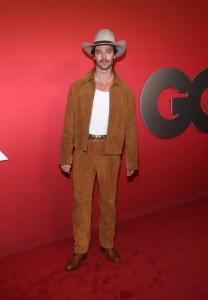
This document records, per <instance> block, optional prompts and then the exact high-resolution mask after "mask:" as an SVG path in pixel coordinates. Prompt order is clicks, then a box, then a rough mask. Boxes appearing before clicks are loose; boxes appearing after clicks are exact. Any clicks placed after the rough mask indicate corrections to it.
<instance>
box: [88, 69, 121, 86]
mask: <svg viewBox="0 0 208 300" xmlns="http://www.w3.org/2000/svg"><path fill="white" fill-rule="evenodd" d="M94 73H95V68H93V69H91V70H90V71H89V72H88V73H87V74H86V75H85V76H83V77H82V83H85V82H87V81H90V80H94ZM113 74H114V80H113V84H116V85H118V86H119V87H121V88H123V87H124V86H125V84H124V82H123V81H122V80H121V78H120V77H119V76H118V74H117V73H116V72H115V71H114V70H113Z"/></svg>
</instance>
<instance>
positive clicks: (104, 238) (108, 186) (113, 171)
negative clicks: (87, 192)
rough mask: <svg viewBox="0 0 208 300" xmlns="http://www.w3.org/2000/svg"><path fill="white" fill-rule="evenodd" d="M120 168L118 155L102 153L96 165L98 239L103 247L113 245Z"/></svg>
mask: <svg viewBox="0 0 208 300" xmlns="http://www.w3.org/2000/svg"><path fill="white" fill-rule="evenodd" d="M119 170H120V155H102V156H101V158H100V162H99V164H98V166H97V178H98V183H99V195H100V199H99V207H100V221H99V239H100V245H101V246H102V247H104V248H107V249H109V248H112V247H113V245H114V236H115V227H116V193H117V183H118V174H119Z"/></svg>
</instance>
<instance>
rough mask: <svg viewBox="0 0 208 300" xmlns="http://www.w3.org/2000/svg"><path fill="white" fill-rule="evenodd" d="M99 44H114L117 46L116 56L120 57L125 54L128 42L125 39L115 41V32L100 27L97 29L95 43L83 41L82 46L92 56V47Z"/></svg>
mask: <svg viewBox="0 0 208 300" xmlns="http://www.w3.org/2000/svg"><path fill="white" fill-rule="evenodd" d="M98 45H112V46H115V47H116V49H117V53H116V57H119V56H121V55H123V54H124V52H125V50H126V42H125V41H119V42H116V41H115V37H114V34H113V32H112V31H111V30H110V29H100V30H98V31H97V33H96V35H95V38H94V42H93V43H87V42H83V43H82V47H83V49H84V51H85V52H86V53H87V54H88V55H90V56H92V53H91V51H92V48H93V47H95V46H98Z"/></svg>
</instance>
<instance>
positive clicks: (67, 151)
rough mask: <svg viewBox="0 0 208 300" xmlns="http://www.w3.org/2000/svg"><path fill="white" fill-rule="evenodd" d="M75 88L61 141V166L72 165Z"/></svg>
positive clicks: (69, 100) (70, 94)
mask: <svg viewBox="0 0 208 300" xmlns="http://www.w3.org/2000/svg"><path fill="white" fill-rule="evenodd" d="M75 97H76V93H75V86H74V85H72V86H71V88H70V90H69V94H68V99H67V105H66V111H65V117H64V126H63V132H62V140H61V157H60V164H63V165H65V164H66V165H70V164H72V153H73V148H74V105H75Z"/></svg>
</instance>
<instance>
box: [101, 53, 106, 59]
mask: <svg viewBox="0 0 208 300" xmlns="http://www.w3.org/2000/svg"><path fill="white" fill-rule="evenodd" d="M102 59H103V60H105V59H106V53H105V52H102Z"/></svg>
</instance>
